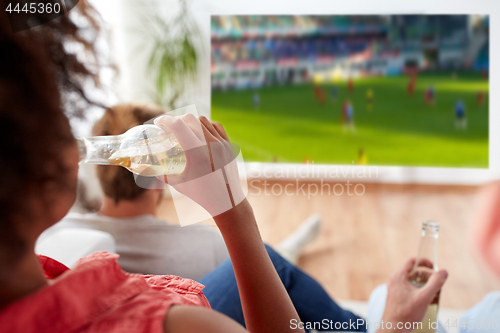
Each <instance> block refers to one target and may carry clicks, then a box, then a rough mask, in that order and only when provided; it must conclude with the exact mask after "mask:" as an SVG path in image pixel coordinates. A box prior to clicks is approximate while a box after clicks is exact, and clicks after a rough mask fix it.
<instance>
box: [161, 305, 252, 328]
mask: <svg viewBox="0 0 500 333" xmlns="http://www.w3.org/2000/svg"><path fill="white" fill-rule="evenodd" d="M163 332H165V333H199V332H203V333H244V332H248V331H247V330H245V329H244V328H243V327H242V326H241V325H240V324H238V323H237V322H236V321H234V320H233V319H231V318H229V317H227V316H225V315H223V314H221V313H219V312H217V311H213V310H210V309H206V308H202V307H200V306H192V305H176V306H173V307H172V308H171V309H170V310H169V311H168V313H167V316H166V317H165V321H164V323H163Z"/></svg>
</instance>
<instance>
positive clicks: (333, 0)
mask: <svg viewBox="0 0 500 333" xmlns="http://www.w3.org/2000/svg"><path fill="white" fill-rule="evenodd" d="M93 1H94V2H95V3H96V5H97V7H98V8H99V9H100V10H102V13H103V16H104V18H105V19H106V20H108V21H109V22H110V24H111V27H112V31H113V37H114V38H115V45H114V47H115V57H116V60H117V61H118V64H119V67H120V71H121V78H120V81H119V84H118V90H119V96H120V99H121V100H122V101H128V100H145V99H148V98H149V97H150V96H151V94H150V92H151V89H152V87H151V85H150V83H148V80H146V79H145V76H144V73H145V61H146V52H142V54H141V53H140V52H137V50H138V49H139V50H141V49H145V48H144V46H142V47H141V45H144V43H143V40H142V39H141V37H140V36H139V35H138V34H137V32H136V31H134V30H135V28H134V27H136V26H137V24H140V20H139V15H138V13H139V12H141V10H143V9H144V8H146V7H150V8H149V9H151V8H153V9H155V10H158V11H161V12H163V13H166V15H173V14H174V13H175V11H176V10H177V1H176V0H162V1H159V0H121V1H119V0H105V1H103V0H101V1H97V0H93ZM191 11H192V13H193V15H194V16H195V17H196V18H197V20H198V21H199V23H200V26H201V28H202V33H203V35H204V44H203V47H204V49H205V57H203V58H202V61H201V63H200V78H199V80H198V82H197V83H196V84H195V85H193V87H192V89H191V90H190V91H189V92H188V93H187V94H186V96H184V98H183V100H182V103H183V104H185V105H188V104H192V103H195V104H196V105H197V107H198V111H199V112H200V113H201V114H205V115H208V114H209V112H210V60H209V45H210V37H209V36H210V34H209V33H210V31H209V29H210V15H217V14H226V15H227V14H410V13H413V14H415V13H416V14H489V15H490V40H491V41H495V40H497V37H498V36H500V34H499V32H500V22H499V21H498V20H497V18H498V17H500V1H498V0H474V1H471V0H418V1H408V0H405V1H401V0H400V1H395V0H351V1H344V0H307V1H304V0H301V1H298V0H272V1H271V0H252V1H242V0H191ZM490 52H491V54H490V58H491V59H496V58H498V57H497V56H498V55H500V43H495V42H492V43H491V46H490ZM499 79H500V68H499V67H498V66H496V63H495V62H492V63H491V64H490V91H491V93H490V168H489V169H488V170H486V169H483V170H481V169H451V168H401V167H380V168H379V171H380V172H379V176H378V177H376V178H374V179H372V181H381V182H417V183H445V184H476V183H483V182H485V181H488V180H490V179H493V178H498V177H500V131H498V130H497V124H500V112H499V111H498V109H499V107H500V104H499V103H500V99H499V98H498V97H497V96H496V95H495V93H494V91H495V89H496V87H497V85H498V84H499ZM263 167H266V165H263V164H259V163H253V164H252V165H251V166H250V165H249V168H250V171H251V170H260V169H262V168H263ZM267 167H272V166H269V165H267ZM311 167H312V168H314V166H311ZM250 173H251V172H250ZM250 175H251V174H250ZM346 178H348V177H346Z"/></svg>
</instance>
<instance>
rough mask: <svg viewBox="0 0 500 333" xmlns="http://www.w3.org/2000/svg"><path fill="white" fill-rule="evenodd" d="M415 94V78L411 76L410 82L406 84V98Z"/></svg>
mask: <svg viewBox="0 0 500 333" xmlns="http://www.w3.org/2000/svg"><path fill="white" fill-rule="evenodd" d="M414 92H415V76H414V75H412V76H411V78H410V81H409V82H408V96H413V93H414Z"/></svg>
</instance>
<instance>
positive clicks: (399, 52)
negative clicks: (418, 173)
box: [211, 15, 489, 168]
mask: <svg viewBox="0 0 500 333" xmlns="http://www.w3.org/2000/svg"><path fill="white" fill-rule="evenodd" d="M488 20H489V16H487V15H301V16H285V15H279V16H277V15H246V16H243V15H232V16H217V15H214V16H212V17H211V87H212V96H211V108H212V117H213V119H214V120H216V121H220V122H221V123H224V124H225V126H226V128H227V129H228V131H231V133H232V135H233V138H234V141H235V142H237V143H238V145H239V146H240V147H241V149H242V152H243V153H244V156H245V159H246V160H247V161H256V162H280V163H317V164H344V165H346V164H360V165H386V166H421V167H453V168H488V165H489V164H488V163H489V160H488V103H489V75H488V74H489V37H488V36H489V33H488V29H489V23H488ZM479 32H480V33H479ZM472 33H474V36H481V38H478V37H476V38H469V36H470V35H471V34H472ZM256 129H258V135H255V130H256Z"/></svg>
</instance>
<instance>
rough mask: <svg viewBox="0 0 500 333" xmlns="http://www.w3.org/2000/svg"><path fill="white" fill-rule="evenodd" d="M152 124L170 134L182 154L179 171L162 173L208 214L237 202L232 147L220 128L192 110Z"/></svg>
mask: <svg viewBox="0 0 500 333" xmlns="http://www.w3.org/2000/svg"><path fill="white" fill-rule="evenodd" d="M155 125H157V126H160V127H163V128H165V129H167V130H168V131H169V132H170V133H172V134H174V135H175V137H176V139H177V140H178V142H179V144H180V145H181V147H182V149H183V150H184V152H185V155H186V168H185V169H184V172H182V173H181V174H179V175H166V176H164V177H162V180H165V182H167V183H168V184H169V185H171V186H172V187H174V189H176V190H177V191H179V192H180V193H182V194H184V195H186V196H187V197H189V198H190V199H192V200H193V201H195V202H196V203H198V204H199V205H201V206H202V207H203V208H205V209H206V210H207V211H208V212H209V213H210V214H211V215H212V216H216V215H219V214H222V213H224V212H226V211H228V210H230V209H231V208H233V207H235V206H236V205H238V204H239V203H240V202H241V201H242V200H243V199H244V198H245V195H244V194H243V190H242V188H241V184H240V178H239V174H238V168H237V164H236V160H235V154H234V151H233V147H232V146H231V144H230V143H229V139H228V137H227V134H226V132H225V131H224V128H223V127H222V126H221V125H219V124H212V123H211V122H210V121H209V120H208V119H207V118H205V117H199V119H197V118H196V117H195V116H193V115H192V114H186V115H183V116H180V117H172V116H162V117H160V118H158V119H156V120H155Z"/></svg>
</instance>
